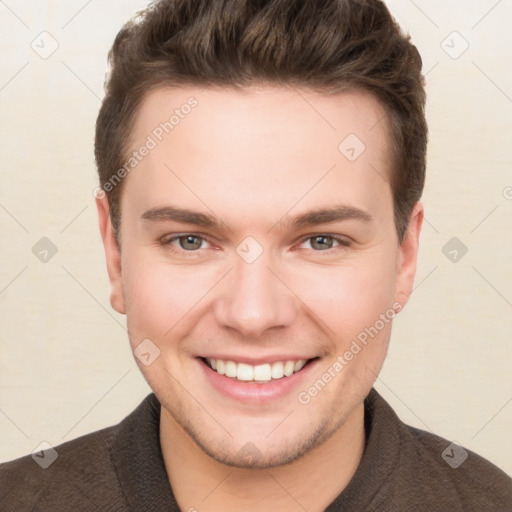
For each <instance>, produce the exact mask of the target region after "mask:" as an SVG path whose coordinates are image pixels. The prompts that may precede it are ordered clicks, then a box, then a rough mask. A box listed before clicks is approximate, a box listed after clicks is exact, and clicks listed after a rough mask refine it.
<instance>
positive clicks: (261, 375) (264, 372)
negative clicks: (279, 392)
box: [254, 363, 272, 381]
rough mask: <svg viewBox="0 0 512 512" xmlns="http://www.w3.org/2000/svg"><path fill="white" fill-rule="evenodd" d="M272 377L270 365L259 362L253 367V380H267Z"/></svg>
mask: <svg viewBox="0 0 512 512" xmlns="http://www.w3.org/2000/svg"><path fill="white" fill-rule="evenodd" d="M271 378H272V371H271V367H270V365H269V364H268V363H267V364H259V365H258V366H255V367H254V380H259V381H269V380H270V379H271Z"/></svg>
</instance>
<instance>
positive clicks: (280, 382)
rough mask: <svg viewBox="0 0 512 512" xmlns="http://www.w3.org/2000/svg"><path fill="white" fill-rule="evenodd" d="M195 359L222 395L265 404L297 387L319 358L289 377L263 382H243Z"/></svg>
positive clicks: (246, 401) (245, 401)
mask: <svg viewBox="0 0 512 512" xmlns="http://www.w3.org/2000/svg"><path fill="white" fill-rule="evenodd" d="M197 361H198V363H199V366H200V367H201V368H202V371H203V372H204V374H205V376H206V378H207V379H208V381H209V382H210V384H211V385H212V386H213V387H214V388H215V389H216V390H217V391H219V392H220V393H222V394H223V395H225V396H227V397H229V398H233V399H235V400H238V401H239V402H243V403H250V404H265V403H269V402H271V401H273V400H278V399H279V398H282V397H284V396H286V395H288V394H290V393H291V392H292V391H293V390H294V389H295V388H298V387H299V386H300V384H301V383H303V382H304V380H306V379H307V378H308V376H310V374H311V372H312V370H313V368H314V367H315V366H316V365H317V363H318V361H319V359H313V360H312V361H309V362H308V363H307V364H306V365H305V366H304V368H302V370H300V371H298V372H297V373H293V374H292V375H290V376H289V377H283V378H281V379H272V380H271V381H270V382H265V383H263V384H258V383H256V382H251V381H249V382H243V381H239V380H237V379H234V378H232V377H226V376H225V375H220V374H218V373H217V372H216V371H215V370H212V369H211V368H210V367H209V366H208V365H207V364H206V363H204V362H203V361H202V360H201V359H199V358H198V359H197Z"/></svg>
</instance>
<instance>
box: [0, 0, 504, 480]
mask: <svg viewBox="0 0 512 512" xmlns="http://www.w3.org/2000/svg"><path fill="white" fill-rule="evenodd" d="M146 3H147V2H144V1H142V0H141V1H135V0H130V1H127V0H123V1H121V0H116V1H114V0H109V1H108V2H100V1H99V0H92V1H89V2H87V1H86V0H83V1H78V0H75V1H71V2H69V1H64V0H54V1H46V2H41V1H36V0H24V1H22V0H6V2H1V3H0V20H1V27H0V33H1V34H2V40H1V48H0V49H1V52H2V57H3V61H2V62H3V65H2V68H1V71H0V102H1V110H2V123H1V130H2V133H1V138H0V144H1V152H0V158H1V167H0V172H1V181H0V183H1V185H0V187H1V188H0V230H1V242H0V244H1V245H0V248H1V252H0V254H1V265H0V323H1V326H2V333H1V347H0V348H1V350H0V432H1V433H2V435H1V443H0V460H2V461H3V460H9V459H11V458H14V457H17V456H20V455H22V454H25V453H28V452H31V451H32V450H34V449H35V448H36V447H37V446H38V445H39V444H40V443H41V442H42V441H47V442H49V443H50V444H52V445H56V444H59V443H62V442H64V441H68V440H70V439H73V438H75V437H78V436H80V435H82V434H85V433H87V432H91V431H93V430H97V429H99V428H102V427H105V426H108V425H111V424H114V423H117V422H118V421H120V420H121V419H122V418H124V417H125V416H126V415H127V414H128V413H129V412H131V411H132V410H133V409H134V408H135V406H136V405H137V404H138V403H139V402H140V401H141V400H142V399H143V397H145V396H146V395H147V394H148V393H149V392H150V389H149V387H148V386H147V384H146V383H145V381H144V380H143V378H142V376H141V375H140V373H139V370H138V368H137V366H136V365H135V362H134V359H133V356H132V354H131V352H130V350H129V345H128V338H127V333H126V330H125V327H124V326H125V319H124V317H123V316H121V315H118V314H117V313H115V312H114V311H113V310H112V309H111V307H110V304H109V284H108V278H107V273H106V268H105V263H104V254H103V247H102V245H101V239H100V236H99V232H98V228H97V217H96V210H95V205H94V198H93V196H92V190H93V188H94V187H95V186H96V174H95V172H96V171H95V167H94V160H93V134H94V123H95V119H96V115H97V112H98V109H99V106H100V100H101V98H102V94H103V92H102V87H103V80H104V73H105V70H106V54H107V51H108V49H109V47H110V45H111V44H112V42H113V39H114V37H115V35H116V33H117V31H118V30H119V28H120V27H121V24H122V22H123V21H125V20H126V19H128V17H130V16H131V15H133V14H134V13H135V11H136V10H137V9H139V8H141V7H143V6H144V5H145V4H146ZM388 4H389V6H390V8H391V10H392V12H393V13H394V15H395V16H396V17H397V18H398V20H399V21H400V23H401V24H402V25H403V26H404V27H405V28H406V29H407V30H409V31H410V32H411V34H412V36H413V41H414V42H415V43H416V45H417V46H418V47H419V49H420V52H421V53H422V55H423V58H424V66H425V71H426V72H428V75H427V79H428V95H429V99H428V120H429V125H430V130H431V136H430V146H429V158H428V174H427V184H426V189H425V193H424V197H423V201H424V204H425V207H426V222H425V224H424V228H423V232H422V236H421V244H420V245H421V248H420V256H419V266H418V272H417V278H416V284H415V286H416V288H415V291H414V293H413V295H412V298H411V300H410V302H409V304H408V306H407V307H406V309H405V310H404V312H403V313H402V314H401V315H399V317H398V319H397V320H396V321H395V324H394V328H393V335H392V343H391V348H390V352H389V356H388V359H387V361H386V364H385V367H384V370H383V371H382V373H381V375H380V377H379V380H378V382H377V384H376V388H377V389H378V390H379V391H380V392H381V393H382V394H383V395H384V397H385V398H386V399H387V400H388V401H389V402H390V403H391V404H392V406H393V407H394V408H395V410H396V411H397V413H398V414H399V415H400V417H401V418H402V419H403V420H404V421H406V422H408V423H410V424H412V425H414V426H417V427H419V428H422V429H425V430H431V431H433V432H435V433H437V434H439V435H442V436H443V437H446V438H448V439H450V440H454V441H457V442H459V443H461V444H463V445H465V446H466V447H468V448H470V449H473V450H474V451H476V452H478V453H480V454H482V455H483V456H484V457H486V458H488V459H490V460H491V461H493V462H494V463H495V464H497V465H499V466H500V467H502V468H503V469H504V470H505V471H507V472H508V473H509V474H511V473H512V456H511V455H512V453H511V452H512V447H511V441H510V430H511V424H512V403H511V401H512V379H511V377H510V375H511V368H510V367H511V364H510V359H511V358H510V356H511V352H512V349H511V344H512V341H511V332H512V265H511V261H512V235H511V233H512V170H511V169H512V167H511V164H512V149H511V146H512V137H511V135H512V134H511V121H512V74H511V73H510V62H512V44H511V43H512V39H511V33H510V21H511V20H512V2H511V1H510V0H501V1H497V0H478V1H475V0H473V1H467V0H457V1H453V0H452V1H450V2H445V1H444V0H428V1H427V0H415V1H412V0H393V1H389V2H388ZM43 31H47V32H48V33H49V34H51V37H52V38H54V39H55V40H56V41H57V42H58V45H59V46H58V49H57V50H56V51H55V52H54V53H53V54H52V55H51V56H49V57H48V58H46V59H43V58H41V57H40V56H39V55H38V54H37V53H36V52H35V51H34V50H33V49H32V48H31V44H32V41H35V42H34V43H33V44H34V46H36V45H39V48H38V51H40V52H41V51H43V50H44V49H46V51H48V50H49V49H51V44H55V43H52V42H51V39H49V37H50V36H48V35H43V36H40V35H39V34H40V33H41V32H43ZM453 31H457V32H458V34H459V35H450V34H452V32H453ZM42 37H43V38H46V39H44V41H43V43H44V49H43V48H41V47H42V46H43V43H42V42H41V38H42ZM447 37H448V39H446V38H447ZM462 38H463V39H462ZM464 40H465V41H467V43H468V44H469V48H468V49H467V51H465V53H463V54H462V55H460V56H458V58H453V57H454V56H457V55H458V53H460V51H461V50H462V49H464ZM443 41H445V43H443ZM36 48H37V46H36ZM445 50H446V51H445ZM447 52H449V53H451V56H450V55H449V54H448V53H447ZM42 237H48V238H49V239H50V240H51V241H52V242H53V243H54V244H55V245H56V247H57V248H58V252H57V254H56V255H55V256H54V257H53V258H52V259H50V260H49V261H48V262H47V263H42V262H40V261H39V260H38V259H37V258H36V257H35V256H34V254H33V253H32V247H33V246H34V244H36V242H38V240H40V239H41V238H42ZM452 237H458V238H459V239H460V240H461V241H462V242H463V243H464V244H465V245H466V246H467V247H468V252H467V254H466V255H465V256H464V257H462V258H461V259H460V260H459V261H458V262H457V263H453V262H452V261H450V260H449V259H448V258H447V257H446V256H445V255H444V254H443V252H442V248H443V246H444V245H445V244H446V243H447V242H448V240H450V239H451V238H452ZM440 456H441V455H440Z"/></svg>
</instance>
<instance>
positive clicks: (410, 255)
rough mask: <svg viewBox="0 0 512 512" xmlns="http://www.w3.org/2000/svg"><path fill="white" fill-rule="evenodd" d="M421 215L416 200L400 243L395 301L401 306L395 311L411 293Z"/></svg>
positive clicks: (404, 302)
mask: <svg viewBox="0 0 512 512" xmlns="http://www.w3.org/2000/svg"><path fill="white" fill-rule="evenodd" d="M423 216H424V209H423V205H422V204H421V203H420V202H419V201H418V202H417V203H416V204H415V205H414V208H413V209H412V212H411V216H410V217H409V225H408V227H407V231H406V233H405V236H404V239H403V241H402V244H401V245H400V250H399V255H398V261H397V269H396V271H397V274H396V291H395V301H396V302H398V303H399V304H400V305H401V307H400V308H397V312H399V311H400V310H401V309H402V308H403V307H404V306H405V305H406V304H407V302H408V300H409V297H410V295H411V293H412V289H413V284H414V276H415V275H416V262H417V258H418V248H419V242H420V231H421V225H422V223H423Z"/></svg>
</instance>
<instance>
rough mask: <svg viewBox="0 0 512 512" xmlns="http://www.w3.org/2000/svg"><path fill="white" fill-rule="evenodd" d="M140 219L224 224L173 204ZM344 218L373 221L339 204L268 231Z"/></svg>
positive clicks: (286, 219)
mask: <svg viewBox="0 0 512 512" xmlns="http://www.w3.org/2000/svg"><path fill="white" fill-rule="evenodd" d="M141 219H142V220H143V221H153V222H165V221H174V222H180V223H183V224H194V225H196V226H200V227H204V228H215V229H219V230H220V229H221V226H223V225H224V226H225V225H226V224H225V223H224V222H221V221H219V220H217V218H216V217H214V216H212V215H210V214H207V213H202V212H198V211H194V210H188V209H186V208H177V207H175V206H163V207H160V208H151V209H149V210H147V211H145V212H144V213H143V214H142V215H141ZM345 220H360V221H363V222H366V223H369V222H372V221H373V217H372V216H371V215H370V214H369V213H368V212H366V211H364V210H361V209H360V208H356V207H354V206H348V205H343V204H340V205H336V206H334V207H324V208H319V209H316V210H311V211H309V212H305V213H301V214H299V215H297V216H295V217H292V218H289V217H288V216H287V215H285V216H284V217H283V218H281V219H280V220H279V221H278V222H276V224H274V226H273V227H272V228H271V229H270V231H272V229H274V228H276V229H277V230H278V231H283V230H285V229H286V228H289V227H292V228H295V229H300V228H304V227H313V226H317V225H319V224H328V223H333V222H341V221H345Z"/></svg>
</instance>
